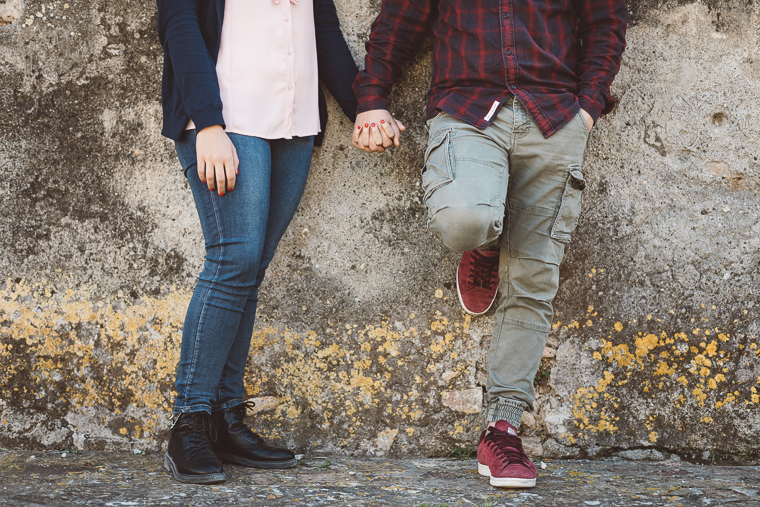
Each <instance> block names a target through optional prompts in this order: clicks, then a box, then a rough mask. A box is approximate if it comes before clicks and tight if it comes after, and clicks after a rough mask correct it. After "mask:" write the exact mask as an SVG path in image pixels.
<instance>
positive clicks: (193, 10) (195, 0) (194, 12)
mask: <svg viewBox="0 0 760 507" xmlns="http://www.w3.org/2000/svg"><path fill="white" fill-rule="evenodd" d="M157 4H158V38H159V41H160V42H161V47H162V48H163V50H164V58H166V59H167V60H168V61H169V62H170V65H171V67H172V70H173V71H174V79H175V82H176V84H177V86H178V88H179V92H180V95H181V96H182V105H183V106H184V109H185V112H186V113H187V115H188V116H189V117H190V119H192V120H193V123H195V128H196V129H197V130H199V131H200V130H203V129H204V128H206V127H210V126H212V125H222V126H224V117H223V116H222V99H221V96H220V93H219V81H218V79H217V76H216V65H215V64H214V61H213V59H212V57H211V55H210V54H209V50H208V48H207V47H206V43H205V41H204V40H203V36H202V34H201V27H200V20H199V9H200V6H199V0H157Z"/></svg>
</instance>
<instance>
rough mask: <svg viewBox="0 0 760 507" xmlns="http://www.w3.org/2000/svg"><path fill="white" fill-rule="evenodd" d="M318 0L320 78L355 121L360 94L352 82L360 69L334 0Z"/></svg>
mask: <svg viewBox="0 0 760 507" xmlns="http://www.w3.org/2000/svg"><path fill="white" fill-rule="evenodd" d="M314 1H315V9H314V25H315V28H316V38H317V61H318V66H319V79H320V81H322V83H323V84H324V85H325V87H327V89H328V90H329V92H330V93H331V94H332V96H333V97H334V98H335V100H336V101H337V102H338V105H340V107H341V109H342V110H343V113H344V114H345V115H346V116H347V117H348V118H349V119H350V120H351V121H352V122H353V121H354V120H355V119H356V97H355V96H354V92H353V89H352V84H353V81H354V78H356V75H357V74H358V73H359V70H358V69H357V67H356V62H354V59H353V57H352V56H351V51H350V50H349V49H348V45H347V44H346V40H345V39H344V38H343V32H342V31H341V29H340V22H339V21H338V12H337V11H336V9H335V4H334V3H333V0H314Z"/></svg>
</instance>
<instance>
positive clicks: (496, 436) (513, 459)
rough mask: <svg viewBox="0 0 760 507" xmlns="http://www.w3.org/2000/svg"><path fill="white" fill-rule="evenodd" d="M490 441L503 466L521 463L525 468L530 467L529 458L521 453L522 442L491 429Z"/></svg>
mask: <svg viewBox="0 0 760 507" xmlns="http://www.w3.org/2000/svg"><path fill="white" fill-rule="evenodd" d="M490 438H491V441H492V442H493V443H494V444H495V445H494V446H493V447H495V451H496V452H495V454H496V457H497V458H498V459H499V461H500V462H501V464H502V465H503V466H507V465H508V464H510V463H521V464H523V465H525V466H530V465H529V463H532V462H531V461H530V458H528V456H527V455H526V454H525V451H523V446H522V442H521V441H520V438H519V437H517V436H515V435H511V434H509V433H508V432H506V431H503V430H500V429H497V428H491V435H490Z"/></svg>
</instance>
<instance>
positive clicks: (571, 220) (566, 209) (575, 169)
mask: <svg viewBox="0 0 760 507" xmlns="http://www.w3.org/2000/svg"><path fill="white" fill-rule="evenodd" d="M584 188H586V180H585V178H584V177H583V173H582V172H581V166H580V165H572V166H570V174H569V175H568V177H567V181H566V182H565V189H564V191H563V192H562V202H561V203H560V206H559V211H558V212H557V216H556V217H555V219H554V224H553V225H552V233H551V236H552V238H554V239H556V240H557V241H559V242H560V243H565V244H567V243H568V242H569V241H570V235H571V234H572V233H573V231H574V230H575V227H576V226H577V225H578V217H580V214H581V194H582V193H583V189H584Z"/></svg>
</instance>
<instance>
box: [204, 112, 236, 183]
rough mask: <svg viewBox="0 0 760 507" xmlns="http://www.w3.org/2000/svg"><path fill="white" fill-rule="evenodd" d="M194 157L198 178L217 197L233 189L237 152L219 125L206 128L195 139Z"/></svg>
mask: <svg viewBox="0 0 760 507" xmlns="http://www.w3.org/2000/svg"><path fill="white" fill-rule="evenodd" d="M195 155H196V159H197V161H198V177H199V178H200V179H201V181H202V182H203V183H205V184H206V185H208V189H209V190H211V191H212V192H213V191H214V188H216V189H217V191H218V192H219V195H224V193H225V191H227V190H232V189H233V188H235V178H236V176H237V173H238V165H239V164H240V160H238V155H237V150H235V145H234V144H232V141H230V138H229V136H228V135H227V133H226V132H225V131H224V129H223V128H222V126H221V125H214V126H211V127H206V128H205V129H203V130H201V131H200V132H198V134H197V135H196V137H195Z"/></svg>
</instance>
